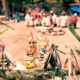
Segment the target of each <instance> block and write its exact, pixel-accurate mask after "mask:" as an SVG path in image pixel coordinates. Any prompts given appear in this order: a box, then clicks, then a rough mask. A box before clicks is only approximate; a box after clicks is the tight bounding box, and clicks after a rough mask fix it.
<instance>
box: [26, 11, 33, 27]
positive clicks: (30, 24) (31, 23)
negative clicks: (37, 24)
mask: <svg viewBox="0 0 80 80" xmlns="http://www.w3.org/2000/svg"><path fill="white" fill-rule="evenodd" d="M25 24H26V27H30V26H32V25H33V21H32V17H31V11H30V10H28V12H27V14H26V16H25Z"/></svg>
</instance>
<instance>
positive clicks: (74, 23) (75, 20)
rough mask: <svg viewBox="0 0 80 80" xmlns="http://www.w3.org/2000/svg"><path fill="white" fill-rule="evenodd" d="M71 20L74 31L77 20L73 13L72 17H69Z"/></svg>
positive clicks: (75, 14)
mask: <svg viewBox="0 0 80 80" xmlns="http://www.w3.org/2000/svg"><path fill="white" fill-rule="evenodd" d="M71 18H72V25H73V27H74V28H75V29H76V23H77V20H78V16H77V13H74V15H72V16H71Z"/></svg>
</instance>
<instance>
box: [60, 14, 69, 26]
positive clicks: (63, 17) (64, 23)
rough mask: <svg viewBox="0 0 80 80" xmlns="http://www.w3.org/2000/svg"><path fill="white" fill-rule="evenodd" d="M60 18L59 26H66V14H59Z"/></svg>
mask: <svg viewBox="0 0 80 80" xmlns="http://www.w3.org/2000/svg"><path fill="white" fill-rule="evenodd" d="M60 20H61V26H66V24H67V21H68V16H67V15H66V16H61V17H60Z"/></svg>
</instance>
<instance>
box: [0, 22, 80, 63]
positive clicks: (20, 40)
mask: <svg viewBox="0 0 80 80" xmlns="http://www.w3.org/2000/svg"><path fill="white" fill-rule="evenodd" d="M9 25H10V26H12V27H13V28H14V29H15V30H11V29H9V30H8V31H6V32H5V33H3V34H2V35H0V39H2V41H3V43H4V44H5V46H6V49H7V50H8V51H9V53H11V55H12V56H13V58H14V59H15V61H20V62H21V63H22V64H24V56H25V54H26V50H27V40H28V39H27V32H30V31H32V32H33V34H34V35H35V38H36V37H38V36H40V35H41V33H37V31H36V29H34V28H29V27H27V28H26V27H25V23H24V22H20V23H9ZM64 31H65V32H66V34H65V35H62V36H56V35H45V36H46V37H47V38H48V39H49V40H52V42H53V43H54V44H55V45H58V46H59V49H60V50H62V51H64V52H66V53H68V52H69V49H70V48H77V49H79V50H80V42H78V40H77V39H76V38H75V37H74V36H73V35H72V34H71V32H69V30H68V29H67V28H65V29H64ZM76 31H77V32H79V33H80V29H77V30H76ZM60 57H61V60H62V63H64V61H65V59H66V57H67V56H65V55H63V54H60ZM77 59H78V61H80V56H78V55H77Z"/></svg>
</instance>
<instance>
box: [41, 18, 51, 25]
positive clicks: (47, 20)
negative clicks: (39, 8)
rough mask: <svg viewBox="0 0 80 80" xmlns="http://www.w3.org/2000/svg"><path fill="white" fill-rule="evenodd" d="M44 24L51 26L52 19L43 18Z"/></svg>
mask: <svg viewBox="0 0 80 80" xmlns="http://www.w3.org/2000/svg"><path fill="white" fill-rule="evenodd" d="M44 24H45V25H46V26H50V18H49V17H43V19H42V26H44Z"/></svg>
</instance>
